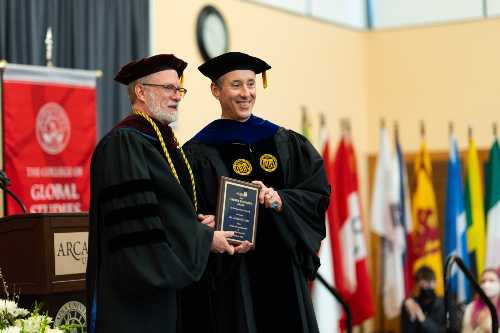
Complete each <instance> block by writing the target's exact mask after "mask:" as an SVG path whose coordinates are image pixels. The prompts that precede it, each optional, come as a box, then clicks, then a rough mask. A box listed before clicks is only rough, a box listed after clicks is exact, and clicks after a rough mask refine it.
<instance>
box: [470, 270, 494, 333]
mask: <svg viewBox="0 0 500 333" xmlns="http://www.w3.org/2000/svg"><path fill="white" fill-rule="evenodd" d="M481 288H483V290H484V293H485V294H486V296H488V298H489V299H490V300H491V302H492V303H493V304H494V305H495V308H496V310H497V311H496V314H497V318H500V270H499V269H493V268H487V269H485V270H484V271H483V273H482V274H481ZM462 332H465V333H469V332H474V333H483V332H489V333H491V315H490V311H489V310H488V307H487V306H486V304H485V303H484V302H483V301H482V300H481V299H480V298H476V299H475V300H474V301H472V302H471V303H469V304H468V305H467V307H466V308H465V315H464V319H463V329H462Z"/></svg>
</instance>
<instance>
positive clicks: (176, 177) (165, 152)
mask: <svg viewBox="0 0 500 333" xmlns="http://www.w3.org/2000/svg"><path fill="white" fill-rule="evenodd" d="M133 113H135V114H137V115H139V116H141V117H143V118H144V119H146V120H147V121H148V122H149V123H150V124H151V126H153V129H154V130H155V132H156V136H157V137H158V140H159V141H160V144H161V148H162V149H163V154H164V155H165V157H166V158H167V161H168V165H169V166H170V170H172V173H173V174H174V177H175V179H177V182H178V183H179V184H180V183H181V182H180V180H179V176H178V175H177V171H176V170H175V166H174V163H173V162H172V159H171V158H170V154H169V153H168V150H167V146H166V145H165V141H164V140H163V135H161V132H160V129H159V128H158V126H156V124H155V122H154V121H153V119H151V117H150V116H148V115H147V114H145V113H144V112H142V111H139V110H133ZM172 135H173V136H174V141H175V144H176V145H177V148H178V149H179V150H180V152H181V155H182V158H183V159H184V163H185V164H186V167H187V169H188V172H189V178H191V187H192V189H193V202H194V209H195V211H196V212H198V200H197V199H196V185H195V182H194V175H193V170H191V165H189V161H188V160H187V158H186V154H184V150H182V147H181V146H180V145H179V141H177V138H176V137H175V133H174V130H172Z"/></svg>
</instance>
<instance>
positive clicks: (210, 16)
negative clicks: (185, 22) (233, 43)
mask: <svg viewBox="0 0 500 333" xmlns="http://www.w3.org/2000/svg"><path fill="white" fill-rule="evenodd" d="M196 37H197V41H198V47H199V49H200V53H201V55H202V57H203V59H204V60H205V61H206V60H209V59H212V58H213V57H216V56H218V55H220V54H222V53H225V52H227V50H228V49H229V37H228V32H227V27H226V23H225V22H224V18H223V17H222V15H221V14H220V13H219V12H218V11H217V9H215V8H214V7H212V6H206V7H204V8H203V9H202V10H201V12H200V15H199V16H198V22H197V28H196Z"/></svg>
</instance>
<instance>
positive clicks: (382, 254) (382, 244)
mask: <svg viewBox="0 0 500 333" xmlns="http://www.w3.org/2000/svg"><path fill="white" fill-rule="evenodd" d="M383 129H385V118H384V117H382V118H380V131H382V130H383ZM379 153H380V152H379ZM379 237H380V236H379ZM379 252H380V257H379V258H380V261H381V265H379V266H380V267H381V269H380V294H379V296H380V300H379V302H380V307H379V308H380V312H379V316H380V332H382V333H383V332H385V308H384V281H385V260H384V258H385V238H384V237H380V251H379Z"/></svg>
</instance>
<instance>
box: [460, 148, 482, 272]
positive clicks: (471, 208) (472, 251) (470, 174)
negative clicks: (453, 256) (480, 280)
mask: <svg viewBox="0 0 500 333" xmlns="http://www.w3.org/2000/svg"><path fill="white" fill-rule="evenodd" d="M480 172H481V171H480V168H479V159H478V157H477V149H476V143H475V142H474V140H472V139H471V140H470V141H469V151H468V154H467V182H466V184H465V215H466V216H467V248H468V250H469V256H470V259H471V260H470V263H471V270H472V271H473V274H474V275H475V276H476V278H477V277H478V276H480V275H481V272H482V271H483V269H484V261H485V244H486V242H485V223H484V220H485V219H484V204H483V190H482V186H481V174H480Z"/></svg>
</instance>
